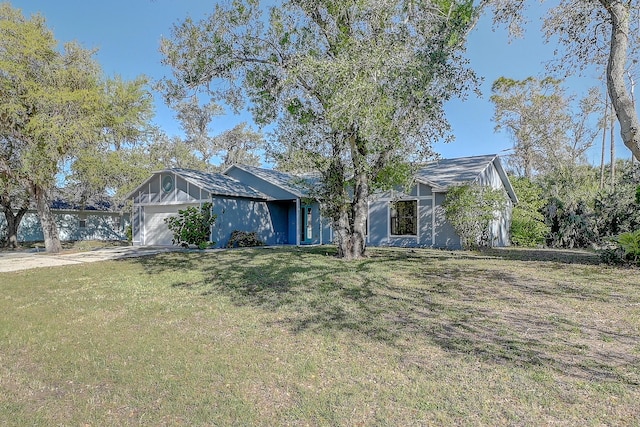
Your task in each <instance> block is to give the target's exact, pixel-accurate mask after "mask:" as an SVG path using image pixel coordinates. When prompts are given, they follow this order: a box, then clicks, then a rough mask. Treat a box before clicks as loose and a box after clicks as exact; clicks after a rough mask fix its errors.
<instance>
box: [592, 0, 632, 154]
mask: <svg viewBox="0 0 640 427" xmlns="http://www.w3.org/2000/svg"><path fill="white" fill-rule="evenodd" d="M600 3H601V4H602V5H603V6H604V7H605V9H607V11H608V12H609V16H610V17H611V47H610V50H609V62H608V64H607V88H608V90H609V98H611V104H612V105H613V109H614V110H615V112H616V116H617V117H618V122H619V123H620V135H621V136H622V141H623V142H624V145H626V146H627V147H628V148H629V149H630V150H631V152H632V153H633V156H634V157H635V158H636V159H637V160H640V121H639V120H638V115H637V113H636V109H635V105H634V102H633V99H632V97H631V95H630V93H629V91H628V90H627V86H626V85H625V81H624V76H625V66H626V62H627V51H628V47H629V37H630V36H631V35H630V29H629V19H630V10H629V6H628V5H627V4H626V2H622V1H619V0H600Z"/></svg>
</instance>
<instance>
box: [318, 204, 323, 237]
mask: <svg viewBox="0 0 640 427" xmlns="http://www.w3.org/2000/svg"><path fill="white" fill-rule="evenodd" d="M318 217H319V220H318V227H319V228H320V244H321V245H322V209H321V208H320V203H318Z"/></svg>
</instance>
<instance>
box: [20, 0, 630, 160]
mask: <svg viewBox="0 0 640 427" xmlns="http://www.w3.org/2000/svg"><path fill="white" fill-rule="evenodd" d="M10 3H11V4H12V5H13V6H14V7H17V8H19V9H22V11H23V14H25V15H31V14H34V13H37V12H39V13H41V14H42V15H43V16H44V17H45V18H46V20H47V25H48V27H49V28H50V29H52V30H53V32H54V34H55V37H56V39H58V40H59V41H61V42H66V41H71V40H75V41H78V42H79V43H80V44H81V45H82V46H84V47H85V48H96V49H98V53H97V55H96V59H97V60H98V62H99V63H100V64H101V66H102V68H103V70H104V71H105V73H106V74H107V75H109V76H113V75H115V74H118V75H121V76H123V77H124V78H128V79H130V78H133V77H135V76H137V75H139V74H145V75H147V76H149V77H150V78H152V79H154V80H157V79H160V78H162V77H163V76H164V75H169V74H170V70H169V69H168V68H166V67H164V66H163V65H162V64H161V63H160V60H161V55H160V53H159V52H158V48H159V43H160V38H161V37H162V36H163V35H164V36H165V37H167V36H169V35H170V30H171V27H172V25H173V24H174V23H176V22H179V21H181V20H182V19H184V18H185V17H187V16H191V17H192V18H194V19H199V18H202V17H205V16H206V15H207V14H208V13H209V12H210V11H212V9H213V7H212V5H213V4H214V3H215V2H214V1H213V0H126V1H125V0H111V1H96V0H13V1H11V2H10ZM532 4H533V6H532V7H533V9H532V11H531V14H530V17H531V18H530V19H531V21H532V22H531V25H529V28H528V31H527V33H526V38H525V39H521V40H514V41H512V42H511V43H509V38H508V36H507V34H506V32H505V31H504V30H497V31H495V32H494V31H492V28H491V20H490V17H489V16H484V17H483V18H482V19H481V21H480V23H479V25H478V27H477V28H476V29H475V30H474V31H473V33H472V34H471V37H470V39H469V43H468V49H467V57H468V58H469V60H470V64H471V66H472V68H474V69H475V70H476V72H477V74H478V75H479V76H482V77H483V78H484V83H483V85H482V96H481V97H480V98H478V97H477V96H476V95H475V94H469V96H468V98H467V100H466V101H452V102H450V103H449V104H448V105H447V117H448V118H449V121H450V122H451V124H452V126H453V134H454V135H455V138H456V139H455V141H454V142H452V143H450V144H436V145H435V147H434V148H435V150H436V151H437V152H439V153H440V154H441V155H442V156H443V157H445V158H451V157H461V156H470V155H479V154H489V153H498V152H500V151H501V150H504V149H508V148H510V147H511V146H512V141H511V140H510V138H509V137H508V135H506V134H504V133H494V123H493V122H492V121H491V117H492V115H493V104H492V103H491V102H490V101H489V96H490V95H491V93H490V88H491V84H492V83H493V81H494V80H495V79H497V78H498V77H500V76H506V77H511V78H515V79H522V78H525V77H528V76H532V75H533V76H539V75H542V74H544V62H545V61H548V60H550V59H551V58H552V57H553V50H554V48H555V46H554V45H545V44H544V43H543V37H542V34H541V32H540V22H539V15H540V14H542V10H541V9H540V8H541V7H542V6H540V5H539V3H537V2H532ZM536 8H538V9H536ZM596 77H597V76H586V77H581V78H572V79H571V80H570V85H568V91H569V92H570V93H575V94H577V95H579V96H580V95H584V94H585V93H586V91H587V89H588V88H589V87H591V86H599V87H602V84H601V82H600V81H599V80H598V79H597V78H596ZM155 121H156V123H157V124H158V125H159V126H160V127H161V128H163V129H164V130H165V132H166V133H167V134H169V135H177V134H179V133H180V130H179V127H178V125H177V123H176V120H175V118H174V114H173V112H172V111H171V110H169V109H167V108H166V107H165V106H164V105H163V103H162V100H161V99H160V97H159V96H157V95H156V119H155ZM241 121H249V123H251V119H250V117H249V116H244V117H242V116H241V117H238V116H234V115H232V113H231V112H229V114H228V115H226V116H222V117H219V118H218V119H217V120H216V122H215V123H214V128H215V130H216V131H220V132H221V131H223V130H226V129H229V128H231V127H233V126H234V125H235V124H237V123H238V122H241ZM618 139H619V138H618ZM599 144H600V139H598V140H597V142H596V146H595V147H593V148H592V149H591V151H590V152H589V160H590V161H591V162H592V163H594V164H599V162H600V147H599ZM616 151H617V153H618V157H622V158H629V157H630V152H629V150H628V149H627V148H626V147H624V145H622V143H621V142H619V141H618V143H617V149H616Z"/></svg>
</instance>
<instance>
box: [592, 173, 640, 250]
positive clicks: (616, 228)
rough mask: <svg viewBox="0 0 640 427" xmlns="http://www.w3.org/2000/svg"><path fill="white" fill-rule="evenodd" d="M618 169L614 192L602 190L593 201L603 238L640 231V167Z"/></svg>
mask: <svg viewBox="0 0 640 427" xmlns="http://www.w3.org/2000/svg"><path fill="white" fill-rule="evenodd" d="M618 169H619V171H620V172H619V175H618V179H617V182H616V185H615V187H614V189H613V190H611V189H609V188H606V189H603V190H602V191H601V192H600V193H599V194H598V195H597V196H596V198H595V201H594V211H595V215H596V225H597V228H598V235H599V237H600V238H601V239H607V238H610V237H614V236H617V235H619V234H620V233H625V232H631V231H634V230H638V229H640V200H638V184H640V182H639V181H640V174H639V173H640V166H638V165H628V164H625V163H622V164H620V165H619V167H618Z"/></svg>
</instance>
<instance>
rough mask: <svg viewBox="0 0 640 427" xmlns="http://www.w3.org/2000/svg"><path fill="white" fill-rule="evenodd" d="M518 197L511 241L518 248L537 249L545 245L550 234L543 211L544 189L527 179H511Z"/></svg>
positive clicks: (512, 221)
mask: <svg viewBox="0 0 640 427" xmlns="http://www.w3.org/2000/svg"><path fill="white" fill-rule="evenodd" d="M510 179H511V183H512V184H513V187H514V190H515V192H516V194H517V196H518V204H517V205H516V206H514V208H513V215H512V218H511V241H512V243H513V244H514V245H517V246H526V247H535V246H539V245H543V244H544V243H545V240H546V237H547V235H548V234H549V226H548V225H547V224H545V222H544V215H543V214H542V209H543V208H544V204H545V201H544V199H543V198H542V188H541V187H540V186H538V185H536V184H535V183H533V182H531V180H529V179H528V178H525V177H517V178H516V177H510Z"/></svg>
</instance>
